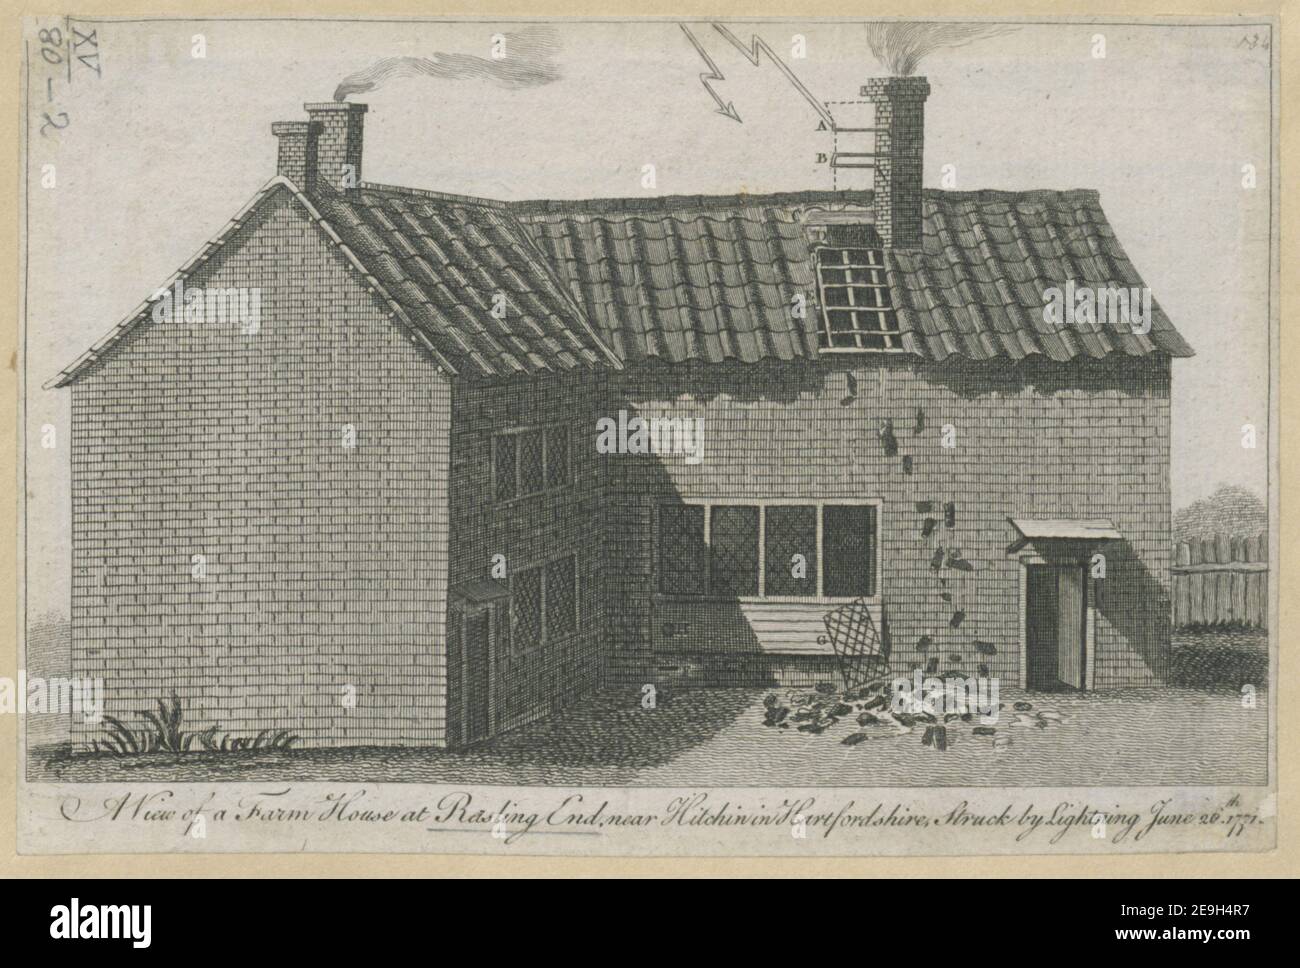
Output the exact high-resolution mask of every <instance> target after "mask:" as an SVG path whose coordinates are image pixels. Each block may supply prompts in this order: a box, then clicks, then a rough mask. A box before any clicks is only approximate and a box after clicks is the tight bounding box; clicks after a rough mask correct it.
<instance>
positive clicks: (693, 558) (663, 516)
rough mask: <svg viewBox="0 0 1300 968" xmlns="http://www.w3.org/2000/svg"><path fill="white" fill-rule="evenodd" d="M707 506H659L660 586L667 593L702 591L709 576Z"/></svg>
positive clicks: (700, 592) (692, 593)
mask: <svg viewBox="0 0 1300 968" xmlns="http://www.w3.org/2000/svg"><path fill="white" fill-rule="evenodd" d="M705 551H706V549H705V545H704V507H703V506H702V505H699V504H670V505H664V506H663V507H661V508H660V509H659V590H660V591H661V592H663V593H664V594H666V595H702V594H703V593H704V592H705V590H706V585H705V582H706V581H707V580H708V574H707V569H706V568H705V563H706V561H707V558H706V555H705Z"/></svg>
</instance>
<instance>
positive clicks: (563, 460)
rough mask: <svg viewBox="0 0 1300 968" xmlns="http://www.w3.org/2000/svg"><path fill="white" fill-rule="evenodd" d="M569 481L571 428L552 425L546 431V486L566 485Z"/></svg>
mask: <svg viewBox="0 0 1300 968" xmlns="http://www.w3.org/2000/svg"><path fill="white" fill-rule="evenodd" d="M568 483H569V428H568V426H567V425H562V426H559V427H551V428H549V429H548V430H547V431H546V486H547V487H564V486H565V485H566V484H568Z"/></svg>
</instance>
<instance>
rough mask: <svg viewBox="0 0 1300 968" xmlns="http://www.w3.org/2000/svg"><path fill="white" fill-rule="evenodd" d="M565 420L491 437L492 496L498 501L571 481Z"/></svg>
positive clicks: (556, 488) (557, 486)
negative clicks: (562, 422)
mask: <svg viewBox="0 0 1300 968" xmlns="http://www.w3.org/2000/svg"><path fill="white" fill-rule="evenodd" d="M570 443H571V441H570V434H569V425H568V424H552V425H550V426H546V427H525V428H521V429H517V430H507V431H504V432H502V433H498V434H494V435H493V437H492V496H493V497H494V498H495V499H496V500H497V501H513V500H514V499H515V498H521V497H528V496H529V495H532V494H542V493H545V492H546V491H554V490H559V489H560V488H564V487H568V486H569V485H570V484H571V483H573V465H572V460H571V457H572V454H571V447H570Z"/></svg>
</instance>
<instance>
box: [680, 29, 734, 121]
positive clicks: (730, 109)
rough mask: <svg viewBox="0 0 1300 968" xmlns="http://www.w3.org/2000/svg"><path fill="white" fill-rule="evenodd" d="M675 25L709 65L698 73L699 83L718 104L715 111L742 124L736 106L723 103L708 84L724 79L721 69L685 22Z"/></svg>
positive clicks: (720, 97)
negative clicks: (704, 70)
mask: <svg viewBox="0 0 1300 968" xmlns="http://www.w3.org/2000/svg"><path fill="white" fill-rule="evenodd" d="M677 26H679V27H681V28H682V33H684V34H685V35H686V39H687V40H689V41H690V42H691V46H692V47H694V48H695V51H696V53H698V54H699V55H700V59H701V60H703V61H704V63H706V64H708V65H709V69H708V71H707V72H705V73H703V74H701V75H700V83H701V84H703V85H704V90H706V91H708V92H709V97H711V98H713V100H714V103H716V104H717V105H718V112H717V113H718V114H721V115H723V116H724V117H728V118H731V120H732V121H736V122H738V123H740V124H744V123H745V122H744V121H741V120H740V115H739V114H738V113H737V112H736V106H735V105H734V104H732V103H731V102H730V101H727V102H726V103H723V100H722V96H721V95H720V94H718V92H717V91H715V90H714V89H713V88H712V87H710V86H709V82H710V81H725V80H726V78H725V77H723V75H722V71H720V70H718V65H717V64H715V63H713V58H711V57H709V55H708V53H707V52H706V51H705V50H704V47H703V46H702V45H701V44H700V42H699V41H698V40H696V39H695V35H694V34H693V33H691V32H690V30H688V29H687V27H686V24H678V25H677Z"/></svg>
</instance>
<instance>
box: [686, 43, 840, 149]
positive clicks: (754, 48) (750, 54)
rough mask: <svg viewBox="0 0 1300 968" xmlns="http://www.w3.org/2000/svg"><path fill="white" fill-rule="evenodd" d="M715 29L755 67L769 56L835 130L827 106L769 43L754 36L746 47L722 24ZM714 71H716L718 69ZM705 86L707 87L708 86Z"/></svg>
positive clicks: (697, 45)
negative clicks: (759, 56) (763, 56)
mask: <svg viewBox="0 0 1300 968" xmlns="http://www.w3.org/2000/svg"><path fill="white" fill-rule="evenodd" d="M682 29H683V30H685V29H686V28H685V27H683V28H682ZM713 29H714V30H716V31H717V32H718V33H720V34H722V36H723V37H725V38H726V39H727V40H728V42H730V43H731V45H732V46H733V47H735V48H736V50H738V51H740V53H741V54H742V55H744V58H745V59H746V60H747V61H749V62H750V63H751V64H753V65H754V66H755V67H757V66H758V59H759V58H758V55H759V53H760V52H762V53H765V54H767V56H768V57H769V58H770V59H771V61H772V63H773V64H775V65H776V67H777V70H779V71H780V72H781V73H782V74H784V75H785V79H786V80H787V81H789V82H790V83H791V85H793V86H794V89H795V90H796V91H798V92H799V93H800V94H802V95H803V96H804V100H806V101H807V102H808V103H809V104H811V105H812V106H813V109H814V110H815V111H816V112H817V113H818V114H819V115H821V118H822V120H823V121H825V122H826V124H827V126H828V127H830V128H831V129H832V130H833V129H834V128H835V119H834V118H833V117H831V113H830V111H828V110H826V105H825V104H823V103H822V102H821V101H819V100H817V98H815V97H813V94H812V92H811V91H810V90H808V88H806V87H804V86H803V82H802V81H800V80H799V78H797V77H795V76H794V71H792V70H790V68H789V67H787V66H786V65H785V62H784V61H782V60H781V58H779V57H777V56H776V52H775V51H773V50H772V48H771V47H769V46H768V45H767V41H765V40H763V39H762V38H761V37H759V36H758V34H754V35H753V39H752V40H750V46H749V47H746V46H745V45H744V44H742V43H741V42H740V38H738V37H737V36H736V35H735V34H733V33H732V32H731V31H730V30H728V29H727V28H726V27H724V26H722V24H714V25H713ZM688 36H689V34H688ZM691 42H692V43H694V42H695V38H694V37H691ZM695 46H696V48H697V49H698V48H699V44H696V45H695ZM700 53H701V54H703V53H704V51H702V50H701V51H700ZM705 60H708V58H707V57H706V58H705ZM714 69H715V70H716V69H717V68H714ZM705 86H706V87H707V86H708V85H705ZM709 93H710V94H712V93H713V92H712V91H710V92H709Z"/></svg>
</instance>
